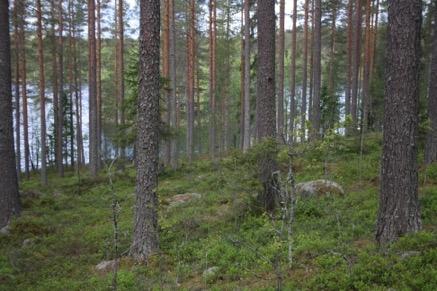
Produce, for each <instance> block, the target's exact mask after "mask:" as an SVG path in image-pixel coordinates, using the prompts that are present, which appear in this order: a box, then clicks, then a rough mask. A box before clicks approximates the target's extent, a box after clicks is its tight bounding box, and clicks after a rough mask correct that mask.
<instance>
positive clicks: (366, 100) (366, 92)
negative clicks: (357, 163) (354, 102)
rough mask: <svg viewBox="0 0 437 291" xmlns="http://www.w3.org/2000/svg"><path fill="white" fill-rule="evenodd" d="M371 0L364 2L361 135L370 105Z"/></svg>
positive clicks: (366, 124) (366, 121)
mask: <svg viewBox="0 0 437 291" xmlns="http://www.w3.org/2000/svg"><path fill="white" fill-rule="evenodd" d="M371 13H372V10H371V0H366V36H365V42H364V44H365V48H364V49H365V51H364V72H363V100H362V108H363V112H362V120H361V126H362V128H361V130H362V132H363V133H365V132H366V131H367V127H368V120H369V119H368V115H369V104H370V70H371V63H370V62H371V60H370V58H371V49H372V47H371V37H372V28H371V27H370V25H371V23H370V18H371Z"/></svg>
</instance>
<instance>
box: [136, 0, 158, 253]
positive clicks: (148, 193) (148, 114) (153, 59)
mask: <svg viewBox="0 0 437 291" xmlns="http://www.w3.org/2000/svg"><path fill="white" fill-rule="evenodd" d="M159 44H160V1H159V0H141V1H140V54H139V55H140V66H139V74H140V75H141V76H142V78H139V82H140V83H139V92H138V113H137V114H138V116H137V119H138V120H137V146H136V167H137V181H136V184H137V186H136V197H137V198H136V203H135V219H134V236H133V242H132V246H131V255H132V256H133V257H134V259H136V260H137V261H147V260H148V259H149V257H150V255H151V254H153V253H154V252H156V251H157V250H158V248H159V233H158V197H157V195H156V192H155V191H156V187H157V185H158V157H159V123H160V117H159V92H160V72H159V59H160V57H159V54H160V52H159Z"/></svg>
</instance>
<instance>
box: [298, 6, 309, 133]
mask: <svg viewBox="0 0 437 291" xmlns="http://www.w3.org/2000/svg"><path fill="white" fill-rule="evenodd" d="M309 1H310V0H305V8H304V9H305V18H304V28H303V30H304V32H303V34H304V49H303V64H302V66H303V76H302V106H301V120H300V130H301V133H300V140H301V142H303V141H305V139H306V116H307V82H308V40H309V37H308V9H309Z"/></svg>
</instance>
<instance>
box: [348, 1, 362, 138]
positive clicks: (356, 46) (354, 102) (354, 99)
mask: <svg viewBox="0 0 437 291" xmlns="http://www.w3.org/2000/svg"><path fill="white" fill-rule="evenodd" d="M361 1H362V0H356V5H355V15H354V17H355V19H354V22H355V23H354V31H353V42H352V88H351V107H350V111H351V116H352V126H351V130H352V132H355V131H356V130H357V124H358V92H359V82H360V65H361V22H362V5H361V3H362V2H361Z"/></svg>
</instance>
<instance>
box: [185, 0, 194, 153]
mask: <svg viewBox="0 0 437 291" xmlns="http://www.w3.org/2000/svg"><path fill="white" fill-rule="evenodd" d="M195 17H196V1H195V0H190V1H189V5H188V19H187V23H188V34H187V85H186V95H187V157H188V161H189V162H191V161H192V160H193V147H194V144H193V131H194V68H195V60H194V51H195V47H196V44H195V37H196V27H195Z"/></svg>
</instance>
